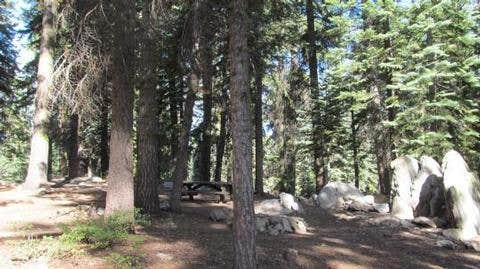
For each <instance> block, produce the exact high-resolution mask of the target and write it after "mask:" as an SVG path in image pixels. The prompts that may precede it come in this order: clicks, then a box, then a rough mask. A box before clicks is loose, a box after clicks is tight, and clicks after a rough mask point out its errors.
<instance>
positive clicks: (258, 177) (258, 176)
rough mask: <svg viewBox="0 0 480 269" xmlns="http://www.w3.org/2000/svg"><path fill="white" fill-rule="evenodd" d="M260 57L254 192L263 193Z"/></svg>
mask: <svg viewBox="0 0 480 269" xmlns="http://www.w3.org/2000/svg"><path fill="white" fill-rule="evenodd" d="M261 61H262V60H261V59H256V60H255V63H256V64H255V192H256V193H257V194H258V195H262V194H263V154H264V153H263V120H262V114H263V113H262V105H263V104H262V94H263V82H262V80H263V73H264V68H263V63H262V62H261Z"/></svg>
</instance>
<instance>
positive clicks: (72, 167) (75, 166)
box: [67, 114, 80, 179]
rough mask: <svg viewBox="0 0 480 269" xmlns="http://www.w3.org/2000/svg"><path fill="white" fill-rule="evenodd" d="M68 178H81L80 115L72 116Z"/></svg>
mask: <svg viewBox="0 0 480 269" xmlns="http://www.w3.org/2000/svg"><path fill="white" fill-rule="evenodd" d="M67 145H68V151H67V158H68V178H69V179H73V178H76V177H78V176H79V169H80V158H79V156H78V115H77V114H73V115H71V116H70V122H69V126H68V142H67Z"/></svg>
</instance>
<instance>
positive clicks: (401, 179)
mask: <svg viewBox="0 0 480 269" xmlns="http://www.w3.org/2000/svg"><path fill="white" fill-rule="evenodd" d="M391 168H392V169H393V188H392V212H391V213H392V215H393V216H395V217H397V218H399V219H404V220H412V222H413V223H416V224H421V225H424V226H430V227H441V228H447V229H446V230H443V232H442V234H443V235H444V236H446V237H447V238H450V239H453V240H461V241H462V242H467V241H471V240H475V238H478V236H479V234H480V181H479V179H478V178H477V177H476V176H475V175H474V173H472V172H471V171H470V169H469V167H468V165H467V164H466V162H465V160H464V159H463V158H462V156H461V155H460V154H459V153H458V152H456V151H453V150H452V151H449V152H447V154H446V155H445V157H444V158H443V161H442V166H440V165H439V164H438V163H437V162H436V161H435V160H434V159H433V158H431V157H428V156H422V157H421V158H420V161H419V162H418V161H417V160H415V159H414V158H412V157H408V156H406V157H399V158H397V159H396V160H394V161H393V162H392V163H391Z"/></svg>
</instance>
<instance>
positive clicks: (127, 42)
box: [105, 0, 135, 217]
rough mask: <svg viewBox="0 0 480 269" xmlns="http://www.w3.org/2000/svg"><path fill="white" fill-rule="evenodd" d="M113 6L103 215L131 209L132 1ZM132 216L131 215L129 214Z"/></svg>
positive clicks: (132, 193)
mask: <svg viewBox="0 0 480 269" xmlns="http://www.w3.org/2000/svg"><path fill="white" fill-rule="evenodd" d="M111 7H112V8H113V12H114V14H113V16H112V19H113V23H114V25H113V27H114V29H113V39H112V42H113V45H112V48H111V59H112V68H111V76H112V103H111V106H112V129H111V137H110V163H109V170H108V190H107V199H106V209H105V217H108V216H110V215H111V214H112V213H114V212H115V211H126V212H132V213H133V209H134V199H133V196H134V187H133V160H132V158H133V143H132V141H133V137H132V131H133V98H134V93H133V65H134V52H135V40H134V37H133V36H132V33H133V32H134V25H135V5H134V1H132V0H116V1H113V2H112V4H111ZM132 216H133V214H132Z"/></svg>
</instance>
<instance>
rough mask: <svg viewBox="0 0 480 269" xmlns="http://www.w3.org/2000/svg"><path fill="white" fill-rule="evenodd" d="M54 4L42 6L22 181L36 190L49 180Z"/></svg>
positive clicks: (49, 1) (49, 0) (48, 1)
mask: <svg viewBox="0 0 480 269" xmlns="http://www.w3.org/2000/svg"><path fill="white" fill-rule="evenodd" d="M56 5H57V1H56V0H44V1H43V4H42V5H41V6H42V11H43V18H42V34H41V37H40V56H39V60H38V71H37V72H38V74H37V91H36V93H35V114H34V117H33V133H32V140H31V143H30V160H29V163H28V171H27V177H26V178H25V183H24V184H23V187H24V188H26V189H38V188H39V187H40V185H41V184H43V183H46V182H47V181H48V154H49V152H48V143H49V142H48V141H49V137H48V126H49V124H48V123H49V119H50V111H49V107H48V95H49V91H50V87H51V84H52V75H53V50H54V42H55V35H56V29H55V23H54V17H55V15H56Z"/></svg>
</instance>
